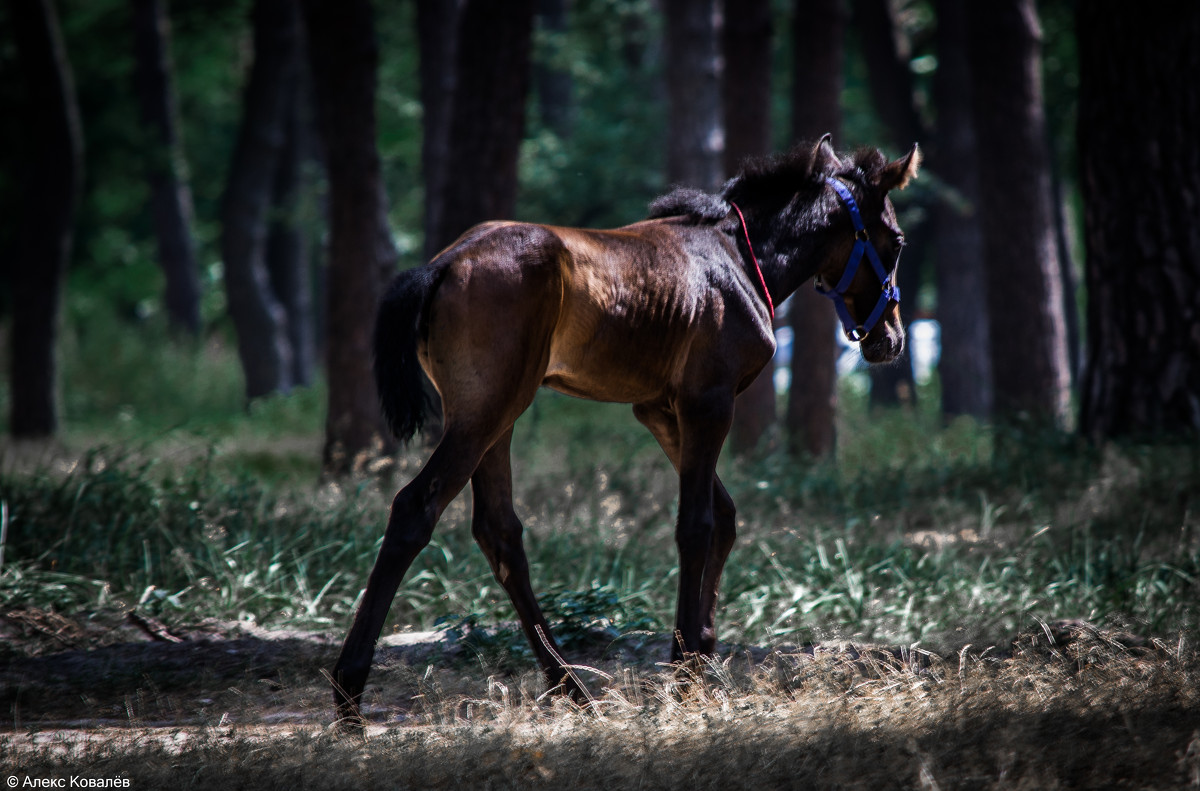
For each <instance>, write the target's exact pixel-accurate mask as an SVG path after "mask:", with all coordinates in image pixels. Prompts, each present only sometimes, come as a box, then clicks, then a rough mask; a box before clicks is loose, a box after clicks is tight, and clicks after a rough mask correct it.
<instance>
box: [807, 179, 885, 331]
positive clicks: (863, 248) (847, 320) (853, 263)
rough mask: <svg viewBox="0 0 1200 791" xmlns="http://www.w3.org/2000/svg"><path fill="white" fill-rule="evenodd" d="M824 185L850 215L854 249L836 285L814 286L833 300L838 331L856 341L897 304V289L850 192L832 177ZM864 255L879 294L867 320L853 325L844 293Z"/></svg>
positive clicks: (856, 272)
mask: <svg viewBox="0 0 1200 791" xmlns="http://www.w3.org/2000/svg"><path fill="white" fill-rule="evenodd" d="M825 183H827V184H828V185H829V186H831V187H833V189H834V192H836V193H837V194H838V197H839V198H841V200H842V203H844V204H846V208H847V209H848V210H849V212H850V221H851V222H852V223H854V249H852V250H851V251H850V260H849V261H847V262H846V270H845V271H844V272H842V277H841V279H840V280H838V282H837V285H835V286H834V287H833V288H831V289H826V288H824V287H822V286H821V284H820V282H818V283H817V284H816V287H817V291H819V292H820V293H821V294H823V295H824V296H827V297H829V298H830V299H831V300H833V308H834V310H835V311H837V314H838V319H840V320H841V322H842V329H844V330H845V332H846V337H847V338H849V339H850V340H852V341H855V342H857V341H861V340H862V339H863V338H865V337H867V333H869V332H870V331H871V330H872V329H873V328H874V327H875V325H876V324H878V323H879V319H880V318H882V317H883V311H884V310H885V309H886V308H887V305H888V302H899V301H900V288H899V287H898V286H897V285H895V284H894V283H892V281H891V277H890V276H889V275H888V272H887V270H886V269H884V268H883V264H882V263H881V262H880V261H879V253H878V252H876V250H875V245H873V244H871V239H870V237H869V236H868V235H867V227H866V225H864V224H863V219H862V214H861V213H860V212H859V210H858V202H857V201H855V200H854V195H853V194H851V192H850V189H849V188H848V187H847V186H846V185H845V184H843V183H842V182H841V181H839V180H838V179H835V178H828V177H827V178H826V179H825ZM864 255H866V257H867V260H869V261H870V262H871V268H872V269H874V270H875V276H876V277H877V278H879V287H880V290H881V293H880V294H879V300H878V301H877V302H876V303H875V308H874V309H873V310H872V311H871V313H870V315H868V316H867V320H866V321H864V322H863V323H862V324H856V323H855V321H854V319H853V318H852V317H851V316H850V309H849V308H847V307H846V299H845V294H846V291H847V290H849V288H850V284H851V283H852V282H854V276H855V275H856V274H858V266H859V264H861V263H862V259H863V256H864Z"/></svg>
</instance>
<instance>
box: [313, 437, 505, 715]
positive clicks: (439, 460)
mask: <svg viewBox="0 0 1200 791" xmlns="http://www.w3.org/2000/svg"><path fill="white" fill-rule="evenodd" d="M483 445H484V443H483V442H482V441H480V440H472V439H471V438H470V437H469V436H463V435H461V434H456V433H447V435H446V436H445V437H444V438H443V440H442V442H441V443H440V444H439V445H438V447H437V449H436V450H435V451H434V452H433V455H432V456H431V457H430V458H429V461H428V462H427V463H426V464H425V467H424V469H422V470H421V472H420V473H419V474H418V475H417V477H416V478H414V479H413V480H412V482H410V483H409V484H408V485H407V486H405V487H404V488H403V489H401V490H400V492H399V494H397V495H396V497H395V499H394V500H393V501H392V509H391V513H390V515H389V517H388V524H387V530H386V531H385V532H384V536H383V545H382V546H381V547H380V548H379V555H378V557H376V559H375V565H374V566H373V567H372V569H371V575H370V577H368V578H367V587H366V591H365V592H364V594H363V598H362V602H361V603H360V604H359V606H358V611H357V612H356V613H355V614H354V624H353V625H352V626H351V627H350V632H349V633H348V634H347V635H346V640H345V642H344V643H343V644H342V652H341V655H340V656H339V657H338V660H337V664H335V665H334V668H333V697H334V703H335V705H336V706H337V719H338V720H340V721H343V722H346V723H349V724H361V723H362V715H361V713H360V711H359V702H360V699H361V698H362V692H363V688H364V687H365V686H366V682H367V675H368V673H369V672H370V670H371V660H372V658H373V657H374V655H375V643H376V641H377V640H378V639H379V633H380V632H381V631H382V630H383V624H384V621H385V620H387V614H388V610H389V609H390V608H391V605H392V599H393V598H395V596H396V591H397V589H398V588H399V587H400V582H401V580H402V579H403V578H404V575H405V573H406V572H407V571H408V567H409V566H411V565H412V562H413V560H415V559H416V557H417V555H418V554H419V553H420V551H421V550H422V549H424V548H425V546H426V545H427V544H428V543H429V539H430V538H431V537H432V535H433V528H434V525H436V524H437V521H438V518H439V517H440V516H441V515H442V511H444V510H445V509H446V506H448V505H449V504H450V501H451V500H453V499H454V498H455V497H456V496H457V495H458V493H459V492H460V491H461V490H462V488H463V487H464V486H465V485H466V483H467V480H468V479H469V478H470V476H471V473H472V472H473V471H474V469H475V467H476V465H477V464H478V461H479V459H480V457H481V456H482V455H483V453H484V451H485V450H486V447H485V446H483Z"/></svg>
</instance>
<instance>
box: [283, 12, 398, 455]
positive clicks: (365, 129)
mask: <svg viewBox="0 0 1200 791" xmlns="http://www.w3.org/2000/svg"><path fill="white" fill-rule="evenodd" d="M304 8H305V14H306V21H307V23H308V24H307V29H308V31H309V37H308V43H309V57H310V61H311V63H312V75H313V83H314V88H315V94H316V105H317V116H318V119H319V121H320V128H321V131H322V137H323V139H324V143H325V159H326V165H327V168H328V174H329V203H330V215H331V216H330V230H329V232H330V241H329V275H328V281H327V287H326V298H327V316H328V318H327V324H326V326H327V329H326V362H325V370H326V375H327V377H328V380H329V411H328V414H327V416H326V420H325V449H324V461H323V464H324V469H325V471H326V473H328V474H333V475H337V474H343V473H346V472H349V471H351V470H353V469H355V467H356V465H357V464H358V463H360V462H361V461H362V460H364V459H365V458H367V457H368V456H369V454H370V453H371V452H372V450H374V449H376V448H380V447H385V446H386V444H387V443H384V441H383V438H384V437H386V436H387V433H386V431H385V428H384V425H383V418H382V416H381V414H380V411H379V404H378V401H377V399H376V395H375V381H374V376H373V374H372V372H371V335H372V331H373V327H374V320H375V306H376V304H377V303H378V301H379V295H380V293H381V292H382V290H383V287H384V285H385V283H386V277H385V274H384V273H385V272H386V273H389V275H390V273H391V271H392V270H394V268H395V261H396V259H395V249H394V248H393V247H392V246H391V244H390V243H386V242H387V228H386V224H385V215H384V212H385V201H384V190H383V180H382V175H381V168H380V161H379V151H378V149H377V147H376V143H375V128H376V122H375V89H376V80H377V70H378V61H379V48H378V44H377V43H376V40H375V24H374V15H373V13H372V9H371V4H370V2H369V0H353V1H352V2H351V1H350V0H336V1H335V0H306V2H305V3H304ZM381 443H383V445H381Z"/></svg>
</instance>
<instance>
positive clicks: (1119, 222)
mask: <svg viewBox="0 0 1200 791" xmlns="http://www.w3.org/2000/svg"><path fill="white" fill-rule="evenodd" d="M1077 32H1078V41H1079V55H1080V64H1079V65H1080V95H1079V127H1078V144H1079V161H1080V179H1081V181H1080V187H1081V189H1082V192H1083V199H1084V205H1085V215H1084V224H1085V242H1086V250H1087V266H1086V270H1085V275H1086V278H1087V290H1088V304H1087V330H1088V339H1087V348H1088V355H1087V364H1086V367H1085V374H1084V379H1083V393H1082V401H1083V404H1082V414H1081V428H1082V430H1083V431H1084V432H1085V433H1086V434H1088V435H1089V436H1091V437H1092V438H1094V439H1097V440H1099V439H1105V438H1112V437H1121V436H1138V435H1149V434H1154V433H1159V434H1163V433H1166V434H1174V435H1176V436H1178V435H1181V434H1185V435H1190V436H1193V437H1194V436H1195V434H1194V432H1196V431H1197V430H1198V429H1200V149H1198V148H1197V145H1196V142H1197V137H1196V135H1197V130H1200V89H1198V88H1197V85H1196V81H1195V75H1197V74H1200V46H1198V45H1197V42H1200V6H1197V5H1195V4H1185V6H1183V7H1180V6H1172V7H1170V8H1167V7H1165V6H1164V7H1153V8H1146V7H1129V6H1127V5H1125V4H1122V3H1116V2H1109V1H1106V2H1097V3H1094V4H1090V5H1089V6H1088V12H1087V13H1086V14H1084V13H1082V11H1081V12H1080V15H1079V18H1078V31H1077Z"/></svg>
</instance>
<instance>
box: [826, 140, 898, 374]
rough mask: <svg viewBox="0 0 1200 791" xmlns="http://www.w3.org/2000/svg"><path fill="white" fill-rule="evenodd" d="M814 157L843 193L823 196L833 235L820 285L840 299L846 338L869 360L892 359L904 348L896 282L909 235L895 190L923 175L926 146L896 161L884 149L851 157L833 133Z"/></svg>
mask: <svg viewBox="0 0 1200 791" xmlns="http://www.w3.org/2000/svg"><path fill="white" fill-rule="evenodd" d="M813 162H814V167H815V168H817V169H819V170H820V172H822V173H823V176H822V179H821V180H822V182H823V183H824V186H825V187H827V188H828V193H832V194H833V195H834V196H835V197H834V198H833V199H832V200H830V199H828V198H827V197H825V196H823V198H822V200H820V201H819V202H818V204H817V205H818V206H819V207H820V208H821V210H822V211H823V213H824V216H825V220H826V222H825V227H824V232H823V235H824V236H825V237H826V239H827V240H828V241H827V243H826V244H825V245H823V246H822V247H823V248H824V250H825V251H826V254H825V255H824V256H822V257H821V261H820V263H819V264H818V266H817V270H816V272H815V273H814V279H815V283H816V287H817V290H818V291H820V292H821V293H822V294H824V295H825V296H827V297H829V298H830V299H832V300H833V302H834V307H835V308H836V311H837V314H838V319H839V320H840V321H841V323H842V329H843V331H844V332H845V333H846V337H847V338H849V339H850V340H852V341H857V342H859V348H860V350H861V351H862V355H863V358H864V359H866V361H867V362H870V363H886V362H891V361H892V360H894V359H896V357H898V356H899V355H900V352H901V351H903V350H904V325H903V324H902V323H901V321H900V289H899V287H898V286H897V285H896V277H897V274H898V271H897V270H898V267H899V264H900V251H901V250H902V249H903V248H904V233H903V231H901V230H900V225H899V223H898V222H897V221H896V210H895V208H894V207H893V206H892V202H891V200H890V199H889V198H888V192H890V191H891V190H894V189H903V188H904V187H905V186H906V185H907V184H908V182H909V181H910V180H911V179H913V178H914V177H915V176H916V174H917V170H918V168H919V167H920V164H921V152H920V149H918V148H917V146H916V145H913V147H912V150H911V151H909V152H908V154H906V155H905V156H903V157H901V158H900V159H897V160H895V161H891V162H889V161H888V159H887V158H886V157H885V156H884V155H883V154H882V153H880V152H879V151H878V150H877V149H869V150H863V151H859V152H858V153H856V154H854V155H853V156H851V157H849V158H847V159H846V160H844V161H843V160H840V159H838V157H837V155H836V154H834V153H833V149H832V148H830V146H829V143H828V137H826V138H823V139H822V140H821V142H820V143H818V144H817V146H816V149H815V150H814V151H813ZM913 296H914V295H909V298H910V299H911V298H912V297H913Z"/></svg>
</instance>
